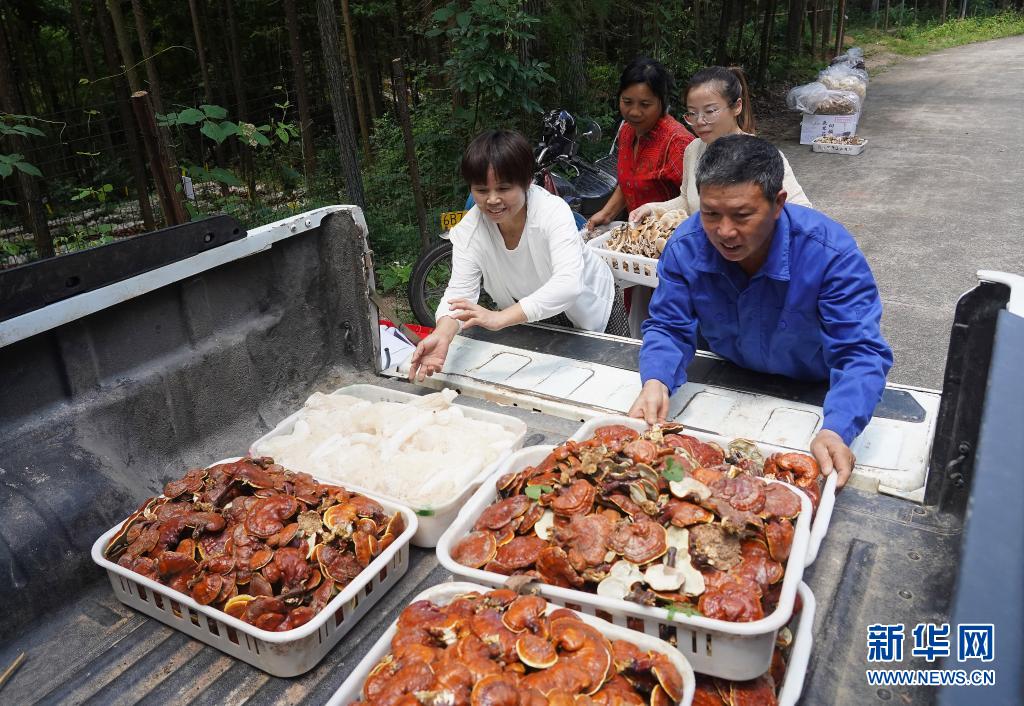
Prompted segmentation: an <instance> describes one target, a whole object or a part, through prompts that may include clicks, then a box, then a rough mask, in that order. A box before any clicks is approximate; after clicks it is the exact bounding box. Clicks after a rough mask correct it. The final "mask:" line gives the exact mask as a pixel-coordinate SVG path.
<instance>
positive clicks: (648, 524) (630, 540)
mask: <svg viewBox="0 0 1024 706" xmlns="http://www.w3.org/2000/svg"><path fill="white" fill-rule="evenodd" d="M608 548H609V549H611V550H613V551H614V552H616V553H617V554H621V555H622V558H623V559H625V560H626V561H631V562H633V563H634V564H646V563H647V562H649V561H653V560H655V559H657V558H658V557H660V556H661V555H662V554H664V553H665V551H666V550H667V549H668V543H667V542H666V540H665V528H664V527H662V526H661V525H659V524H658V523H657V522H654V521H652V520H641V521H638V522H629V521H626V520H623V521H622V522H620V523H619V524H618V525H616V527H615V531H614V532H613V533H612V534H611V536H610V537H609V539H608Z"/></svg>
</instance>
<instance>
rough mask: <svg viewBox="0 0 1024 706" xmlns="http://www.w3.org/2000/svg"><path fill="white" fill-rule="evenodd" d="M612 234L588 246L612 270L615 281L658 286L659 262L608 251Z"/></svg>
mask: <svg viewBox="0 0 1024 706" xmlns="http://www.w3.org/2000/svg"><path fill="white" fill-rule="evenodd" d="M611 237H612V236H611V233H608V234H607V235H602V236H600V237H597V238H594V239H593V240H591V241H590V242H589V243H587V245H588V246H589V247H591V248H593V249H594V250H595V251H596V252H597V254H598V255H599V256H600V257H601V259H603V260H604V261H605V262H607V263H608V266H609V267H611V268H612V275H613V276H614V277H615V279H617V280H620V281H623V282H628V283H630V284H642V285H644V286H646V287H657V286H658V261H657V260H656V259H654V258H651V257H643V256H642V255H630V254H628V253H621V252H616V251H615V250H608V249H607V248H606V247H605V244H606V243H607V242H608V241H609V240H610V239H611Z"/></svg>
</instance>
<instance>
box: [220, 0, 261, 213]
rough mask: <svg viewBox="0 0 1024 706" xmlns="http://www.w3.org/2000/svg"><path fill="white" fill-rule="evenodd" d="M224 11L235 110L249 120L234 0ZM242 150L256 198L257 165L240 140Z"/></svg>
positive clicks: (251, 191)
mask: <svg viewBox="0 0 1024 706" xmlns="http://www.w3.org/2000/svg"><path fill="white" fill-rule="evenodd" d="M223 8H224V12H225V13H226V15H227V26H228V63H229V64H230V65H231V83H232V86H233V87H234V91H235V111H236V112H237V113H238V120H240V121H243V122H249V102H248V100H246V96H245V77H244V75H243V74H242V50H241V47H240V46H239V42H238V18H237V17H235V3H234V0H224V3H223ZM239 145H240V149H241V152H242V170H243V172H245V180H246V186H247V187H248V189H249V199H250V200H251V199H255V198H256V165H255V164H254V162H253V157H252V148H250V147H249V145H247V144H246V143H244V142H242V141H239Z"/></svg>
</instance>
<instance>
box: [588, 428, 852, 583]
mask: <svg viewBox="0 0 1024 706" xmlns="http://www.w3.org/2000/svg"><path fill="white" fill-rule="evenodd" d="M609 424H622V425H624V426H628V427H629V428H630V429H636V430H637V431H639V432H643V431H647V429H648V426H647V422H644V421H643V420H641V419H634V418H632V417H597V418H595V419H591V420H590V421H588V422H585V423H584V424H583V425H582V426H581V427H580V428H579V429H577V430H576V433H575V434H573V435H572V436H571V437H569V438H570V439H572V440H573V441H583V440H585V439H589V438H590V437H592V436H593V435H594V431H596V430H597V429H598V428H599V427H603V426H608V425H609ZM686 434H688V435H689V436H692V437H695V438H697V439H700V440H701V441H714V442H715V443H716V444H718V445H719V446H721V447H722V448H723V449H724V448H725V447H726V446H727V445H728V444H729V442H730V441H732V439H728V438H726V437H724V436H716V435H714V434H708V433H707V432H702V431H696V430H695V429H687V430H686ZM757 446H758V448H759V449H761V453H762V455H763V456H764V457H765V458H767V457H768V456H769V455H770V454H773V453H777V452H778V453H789V452H791V451H793V449H787V448H784V447H782V446H773V445H772V444H760V443H759V444H758V445H757ZM803 453H806V452H803ZM837 480H838V476H837V475H836V474H835V473H830V474H829V475H828V477H826V478H825V484H824V485H823V486H822V488H821V499H820V500H819V502H818V511H817V512H816V513H815V514H814V520H813V521H812V522H811V537H810V540H809V542H808V544H807V561H806V562H805V564H804V565H805V566H810V565H811V564H813V563H814V560H815V559H817V558H818V550H819V549H821V542H822V541H823V540H824V539H825V534H826V533H827V532H828V525H829V523H830V522H831V521H832V509H833V508H834V507H835V504H836V481H837ZM791 487H794V488H796V486H791ZM796 489H797V490H799V488H796Z"/></svg>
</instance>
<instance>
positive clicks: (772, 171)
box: [696, 135, 786, 201]
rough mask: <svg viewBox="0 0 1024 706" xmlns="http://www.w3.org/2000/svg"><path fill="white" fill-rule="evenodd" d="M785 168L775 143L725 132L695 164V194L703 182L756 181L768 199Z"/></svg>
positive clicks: (775, 191)
mask: <svg viewBox="0 0 1024 706" xmlns="http://www.w3.org/2000/svg"><path fill="white" fill-rule="evenodd" d="M785 173H786V167H785V165H784V164H783V162H782V153H781V152H779V150H778V148H777V147H775V145H773V144H771V143H770V142H767V141H765V140H762V139H761V138H760V137H754V136H753V135H725V136H724V137H719V138H718V139H717V140H715V141H714V142H712V143H711V144H710V145H708V148H707V150H706V151H705V152H704V155H703V156H702V157H701V158H700V162H698V163H697V174H696V182H697V193H700V190H701V187H702V186H706V185H709V184H710V185H713V186H731V185H733V184H757V185H758V186H759V187H761V193H763V194H764V197H765V198H766V199H768V200H769V201H774V200H775V197H776V196H777V195H778V193H779V192H780V191H782V178H783V176H784V175H785Z"/></svg>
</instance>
